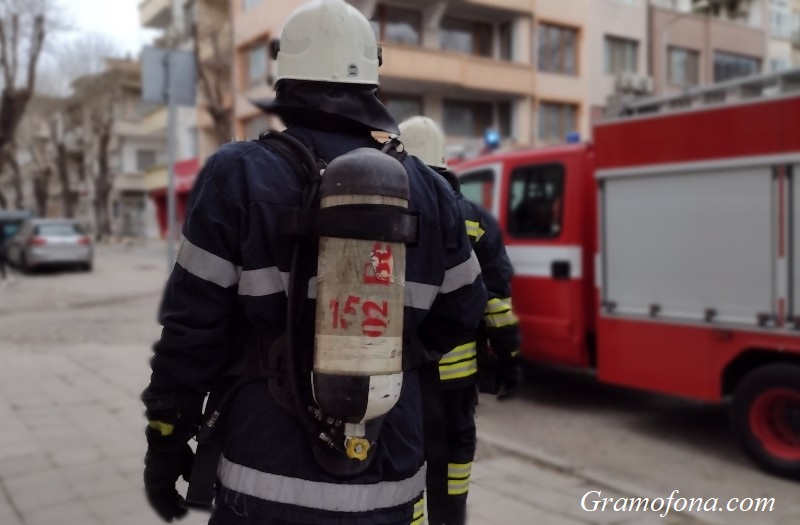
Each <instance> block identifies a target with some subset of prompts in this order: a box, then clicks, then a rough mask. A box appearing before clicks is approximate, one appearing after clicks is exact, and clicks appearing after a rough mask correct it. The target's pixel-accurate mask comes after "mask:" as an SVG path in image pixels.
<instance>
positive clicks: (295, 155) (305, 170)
mask: <svg viewBox="0 0 800 525" xmlns="http://www.w3.org/2000/svg"><path fill="white" fill-rule="evenodd" d="M254 142H257V143H258V144H261V145H262V146H264V147H265V148H267V149H268V150H270V151H272V152H274V153H276V154H278V155H280V156H281V158H282V159H283V160H285V161H286V162H288V163H289V166H291V167H292V170H293V171H294V172H295V173H296V174H297V175H298V176H299V177H300V181H301V182H302V184H303V186H304V187H306V186H308V185H310V184H313V183H315V182H319V180H320V177H321V175H320V170H322V169H324V168H325V162H324V161H322V160H321V159H319V158H318V157H317V155H316V154H315V153H314V150H313V149H311V148H309V147H308V146H306V145H305V144H303V143H302V142H300V140H298V139H297V138H295V137H293V136H291V135H290V134H288V133H286V132H282V131H270V132H267V133H262V134H261V135H259V137H258V139H257V140H255V141H254Z"/></svg>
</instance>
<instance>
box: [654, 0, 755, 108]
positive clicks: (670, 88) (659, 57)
mask: <svg viewBox="0 0 800 525" xmlns="http://www.w3.org/2000/svg"><path fill="white" fill-rule="evenodd" d="M768 14H769V11H768V9H767V2H766V0H691V1H681V0H676V1H674V2H669V1H664V0H659V1H653V4H652V5H651V7H650V14H649V21H648V24H649V30H650V37H649V38H650V42H651V44H650V52H651V57H650V68H651V69H650V73H651V75H652V77H653V79H654V81H655V91H656V92H657V93H659V94H665V95H666V94H672V93H677V92H680V91H681V90H684V89H687V88H691V87H695V86H700V85H706V84H713V83H717V82H724V81H726V80H731V79H733V78H738V77H741V76H747V75H753V74H758V73H761V72H763V71H764V70H767V69H768V62H769V56H770V55H769V42H770V40H769V38H768V30H767V23H768V19H769V18H768Z"/></svg>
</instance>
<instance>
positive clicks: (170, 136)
mask: <svg viewBox="0 0 800 525" xmlns="http://www.w3.org/2000/svg"><path fill="white" fill-rule="evenodd" d="M164 62H165V66H166V69H167V71H166V78H167V111H168V116H167V273H171V272H172V268H173V266H174V265H175V237H176V231H175V226H176V224H175V223H176V220H175V207H176V206H175V116H176V115H175V112H176V106H175V96H174V95H175V94H174V93H173V91H174V89H173V83H172V72H173V71H172V69H173V68H172V53H167V54H166V55H165V56H164Z"/></svg>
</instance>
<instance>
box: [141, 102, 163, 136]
mask: <svg viewBox="0 0 800 525" xmlns="http://www.w3.org/2000/svg"><path fill="white" fill-rule="evenodd" d="M168 116H169V111H168V109H167V108H166V107H161V108H158V109H157V110H155V111H153V112H151V113H148V114H147V115H146V116H145V117H144V118H143V119H142V123H141V126H140V129H141V130H142V134H144V135H155V134H157V133H159V132H164V131H165V130H166V129H167V124H168V121H167V119H168Z"/></svg>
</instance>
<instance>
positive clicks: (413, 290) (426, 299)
mask: <svg viewBox="0 0 800 525" xmlns="http://www.w3.org/2000/svg"><path fill="white" fill-rule="evenodd" d="M437 293H439V288H437V287H436V286H433V285H431V284H422V283H415V282H411V281H406V290H405V294H406V296H405V305H406V306H409V307H411V308H419V309H420V310H430V308H431V305H432V304H433V301H434V300H435V299H436V294H437Z"/></svg>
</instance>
